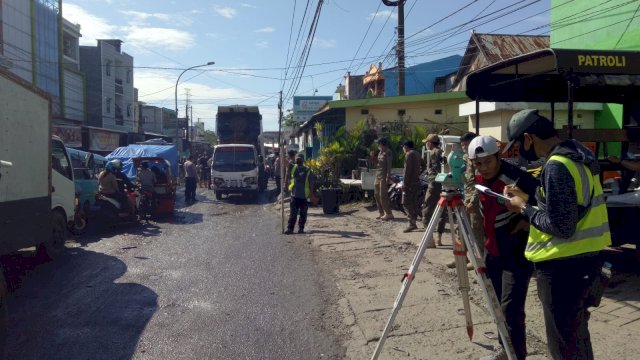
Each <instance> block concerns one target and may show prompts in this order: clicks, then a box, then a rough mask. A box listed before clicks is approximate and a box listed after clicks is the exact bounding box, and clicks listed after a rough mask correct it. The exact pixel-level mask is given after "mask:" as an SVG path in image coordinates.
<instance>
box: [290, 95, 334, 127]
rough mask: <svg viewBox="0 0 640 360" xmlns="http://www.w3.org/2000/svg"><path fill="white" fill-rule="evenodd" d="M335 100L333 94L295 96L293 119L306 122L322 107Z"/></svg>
mask: <svg viewBox="0 0 640 360" xmlns="http://www.w3.org/2000/svg"><path fill="white" fill-rule="evenodd" d="M331 100H333V97H331V96H294V97H293V120H295V121H298V122H301V123H302V122H305V121H307V120H309V119H311V116H312V115H313V114H315V113H317V112H318V110H320V108H321V107H322V106H323V105H324V104H326V103H327V101H331Z"/></svg>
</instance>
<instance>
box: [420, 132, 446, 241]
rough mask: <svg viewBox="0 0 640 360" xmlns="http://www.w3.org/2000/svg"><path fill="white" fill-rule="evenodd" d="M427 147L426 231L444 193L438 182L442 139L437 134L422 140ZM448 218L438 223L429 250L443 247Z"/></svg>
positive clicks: (423, 209)
mask: <svg viewBox="0 0 640 360" xmlns="http://www.w3.org/2000/svg"><path fill="white" fill-rule="evenodd" d="M422 142H424V143H425V144H426V146H427V150H428V159H429V160H428V162H427V164H428V167H427V181H428V182H429V187H428V188H427V192H426V193H425V195H424V204H423V207H422V224H423V225H424V228H425V229H426V228H427V226H429V221H431V217H432V216H433V212H434V211H435V209H436V206H437V205H438V200H440V193H441V192H442V184H441V183H439V182H436V176H437V175H438V174H439V173H440V171H441V168H442V167H441V166H442V161H443V151H442V149H440V138H439V137H438V135H436V134H429V136H427V138H426V139H424V140H422ZM445 223H446V218H445V217H444V216H443V217H441V218H440V220H439V223H438V229H437V233H436V241H435V242H434V241H433V237H431V238H430V239H429V240H428V242H427V248H435V247H436V244H437V245H439V246H442V233H443V232H444V225H445Z"/></svg>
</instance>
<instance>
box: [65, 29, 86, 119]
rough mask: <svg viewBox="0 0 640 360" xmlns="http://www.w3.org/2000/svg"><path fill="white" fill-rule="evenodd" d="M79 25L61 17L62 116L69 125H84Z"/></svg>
mask: <svg viewBox="0 0 640 360" xmlns="http://www.w3.org/2000/svg"><path fill="white" fill-rule="evenodd" d="M81 36H82V35H81V34H80V25H74V24H72V23H71V22H69V21H67V20H66V19H62V72H61V74H62V89H61V90H62V114H61V115H62V116H61V119H62V120H63V122H65V123H67V124H69V125H84V120H85V104H84V86H85V85H84V74H83V73H81V72H80V47H79V39H80V37H81Z"/></svg>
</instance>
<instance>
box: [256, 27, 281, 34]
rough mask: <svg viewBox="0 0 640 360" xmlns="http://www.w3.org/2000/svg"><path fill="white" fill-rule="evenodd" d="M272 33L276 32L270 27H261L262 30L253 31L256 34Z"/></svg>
mask: <svg viewBox="0 0 640 360" xmlns="http://www.w3.org/2000/svg"><path fill="white" fill-rule="evenodd" d="M274 31H276V29H274V28H272V27H271V26H267V27H263V28H262V29H258V30H254V32H257V33H272V32H274Z"/></svg>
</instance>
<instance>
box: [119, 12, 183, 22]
mask: <svg viewBox="0 0 640 360" xmlns="http://www.w3.org/2000/svg"><path fill="white" fill-rule="evenodd" d="M120 12H121V13H123V14H125V15H127V16H130V17H131V18H132V19H131V21H145V20H147V19H158V20H163V21H168V20H169V19H171V16H170V15H169V14H163V13H146V12H142V11H133V10H126V11H125V10H123V11H120Z"/></svg>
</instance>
